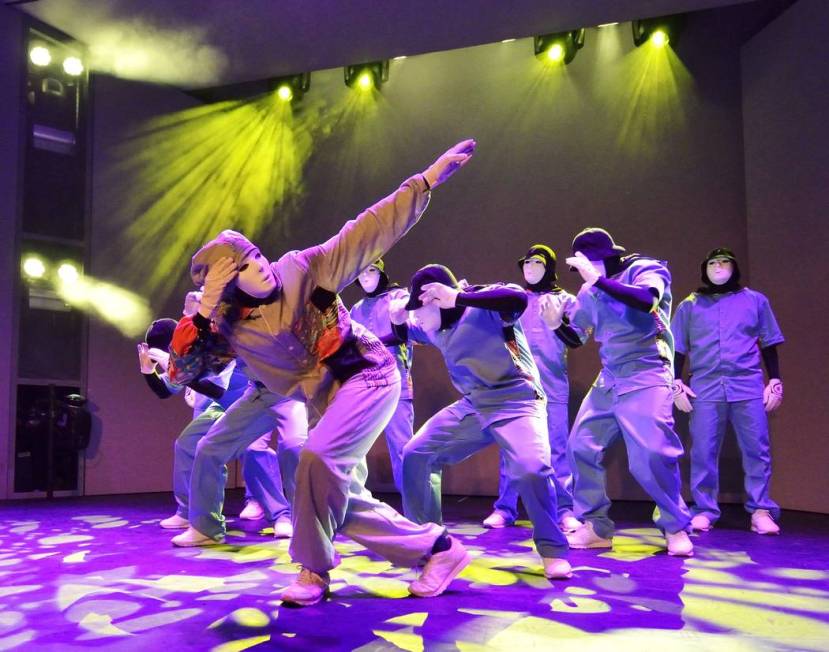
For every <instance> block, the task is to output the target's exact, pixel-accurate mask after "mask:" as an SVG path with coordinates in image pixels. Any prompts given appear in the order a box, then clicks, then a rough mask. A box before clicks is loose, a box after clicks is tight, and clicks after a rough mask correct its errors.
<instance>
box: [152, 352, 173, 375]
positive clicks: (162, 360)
mask: <svg viewBox="0 0 829 652" xmlns="http://www.w3.org/2000/svg"><path fill="white" fill-rule="evenodd" d="M147 353H148V355H149V356H150V360H152V361H153V362H155V363H156V364H158V366H159V367H161V368H162V369H163V370H164V371H167V369H168V368H169V367H170V354H169V353H167V351H162V350H161V349H149V351H148V352H147Z"/></svg>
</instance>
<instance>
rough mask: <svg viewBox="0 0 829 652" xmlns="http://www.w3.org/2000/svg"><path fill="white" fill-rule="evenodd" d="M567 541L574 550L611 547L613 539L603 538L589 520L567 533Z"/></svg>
mask: <svg viewBox="0 0 829 652" xmlns="http://www.w3.org/2000/svg"><path fill="white" fill-rule="evenodd" d="M567 543H569V544H570V547H571V548H575V549H576V550H587V549H588V548H612V547H613V539H605V538H604V537H600V536H599V535H598V534H596V531H595V530H594V529H593V524H592V523H591V522H590V521H587V522H586V523H584V524H583V525H582V526H581V527H580V528H578V529H577V530H576V531H575V532H572V533H571V534H568V535H567Z"/></svg>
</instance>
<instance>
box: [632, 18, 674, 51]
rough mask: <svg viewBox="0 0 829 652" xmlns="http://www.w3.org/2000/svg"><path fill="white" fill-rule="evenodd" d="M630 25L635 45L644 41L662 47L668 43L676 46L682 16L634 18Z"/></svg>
mask: <svg viewBox="0 0 829 652" xmlns="http://www.w3.org/2000/svg"><path fill="white" fill-rule="evenodd" d="M631 26H632V27H633V44H634V45H635V46H636V47H639V46H640V45H643V44H644V43H649V44H650V45H652V46H654V47H656V48H664V47H665V46H666V45H668V44H672V45H674V46H676V41H677V38H678V37H679V32H680V31H681V28H682V16H679V15H676V16H664V17H662V18H647V19H645V20H634V21H633V22H632V23H631Z"/></svg>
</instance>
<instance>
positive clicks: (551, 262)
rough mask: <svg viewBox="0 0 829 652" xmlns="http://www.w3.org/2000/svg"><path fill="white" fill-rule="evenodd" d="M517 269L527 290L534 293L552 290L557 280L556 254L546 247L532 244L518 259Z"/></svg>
mask: <svg viewBox="0 0 829 652" xmlns="http://www.w3.org/2000/svg"><path fill="white" fill-rule="evenodd" d="M518 269H520V270H521V273H522V274H523V275H524V281H525V287H527V289H529V290H532V291H534V292H544V291H547V290H552V289H553V288H554V287H555V282H556V281H557V280H558V274H556V252H555V251H553V250H552V249H550V247H548V246H547V245H543V244H534V245H533V246H532V247H530V248H529V249H528V250H527V253H526V254H524V255H523V256H522V257H521V258H519V259H518Z"/></svg>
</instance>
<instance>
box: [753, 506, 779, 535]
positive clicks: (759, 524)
mask: <svg viewBox="0 0 829 652" xmlns="http://www.w3.org/2000/svg"><path fill="white" fill-rule="evenodd" d="M751 531H752V532H756V533H757V534H780V526H779V525H778V524H777V523H775V522H774V519H773V518H772V517H771V514H769V512H768V510H766V509H758V510H756V511H755V512H754V513H753V514H752V515H751Z"/></svg>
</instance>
